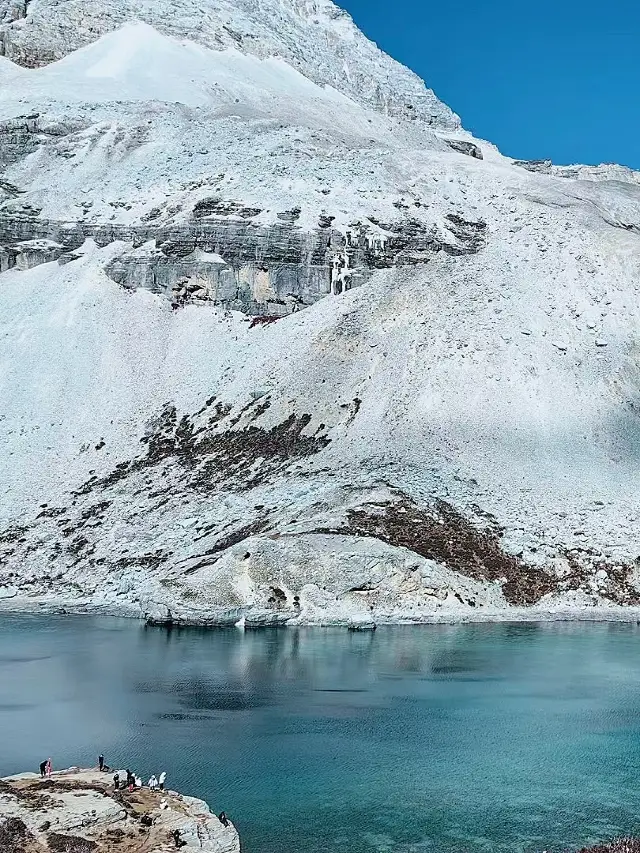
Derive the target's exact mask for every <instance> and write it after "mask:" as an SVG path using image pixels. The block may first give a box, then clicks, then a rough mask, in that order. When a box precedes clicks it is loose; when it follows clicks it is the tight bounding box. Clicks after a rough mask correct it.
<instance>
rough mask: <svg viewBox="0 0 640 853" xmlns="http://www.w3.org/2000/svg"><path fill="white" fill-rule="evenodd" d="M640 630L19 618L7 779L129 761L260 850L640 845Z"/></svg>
mask: <svg viewBox="0 0 640 853" xmlns="http://www.w3.org/2000/svg"><path fill="white" fill-rule="evenodd" d="M639 650H640V627H639V626H636V625H635V624H634V625H625V624H592V625H588V624H575V623H574V624H569V623H564V624H539V625H538V624H535V625H534V624H531V625H475V626H474V625H462V626H430V627H399V628H381V629H379V630H378V631H377V632H376V633H375V634H349V633H348V632H346V631H344V630H337V629H335V630H334V629H330V630H319V629H315V630H313V629H303V630H293V629H292V630H279V631H277V630H273V631H256V632H246V633H244V632H242V631H240V630H237V629H232V630H224V631H205V630H195V629H189V630H176V629H174V630H172V631H168V630H166V629H161V628H145V627H144V626H143V625H141V624H140V623H137V622H133V621H127V620H110V619H89V618H49V617H47V618H45V617H35V616H33V617H17V616H15V617H14V616H6V615H2V616H0V775H6V774H9V773H13V772H19V771H23V770H26V769H35V768H36V767H37V765H38V763H39V762H40V761H41V760H42V759H43V758H45V757H47V756H49V755H51V756H52V757H53V761H54V767H62V766H69V765H72V764H80V765H90V764H92V763H95V761H96V758H95V756H96V755H97V753H98V752H99V751H100V750H102V751H103V752H104V754H105V756H106V759H107V761H108V763H109V764H111V765H112V766H113V765H117V766H119V767H121V768H123V769H124V768H126V767H130V768H131V769H132V770H136V771H138V772H140V773H141V774H143V775H144V776H145V778H148V776H149V775H150V774H151V773H152V772H155V773H158V772H160V770H163V769H164V770H166V771H167V773H168V783H170V786H173V787H175V788H177V789H178V790H181V791H183V792H185V793H191V794H193V795H196V796H200V797H203V798H204V799H206V800H207V801H208V802H209V803H210V805H211V806H212V807H213V808H214V809H215V810H216V811H220V810H222V809H224V810H226V811H227V813H228V814H229V815H230V816H231V817H232V819H233V820H234V821H235V822H236V824H237V826H238V828H239V830H240V833H241V837H242V840H243V849H244V851H245V853H391V851H393V853H423V852H424V851H444V852H445V853H452V851H455V853H459V851H471V853H474V852H475V851H489V850H490V851H542V850H550V849H552V850H566V849H570V848H575V847H576V846H580V845H581V844H583V843H586V842H590V841H595V840H600V839H605V838H610V837H612V836H615V835H618V834H621V833H640V654H639Z"/></svg>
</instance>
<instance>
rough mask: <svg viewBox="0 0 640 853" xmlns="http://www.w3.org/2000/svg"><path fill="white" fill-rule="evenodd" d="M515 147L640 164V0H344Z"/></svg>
mask: <svg viewBox="0 0 640 853" xmlns="http://www.w3.org/2000/svg"><path fill="white" fill-rule="evenodd" d="M337 2H338V3H339V5H341V6H342V7H343V8H345V9H347V10H348V11H349V12H350V13H351V15H352V16H353V18H354V19H355V21H356V23H357V24H358V26H359V27H360V29H362V30H363V31H364V32H365V33H366V34H367V35H368V36H369V38H371V39H373V40H374V41H376V42H377V43H378V44H379V45H380V47H382V48H383V49H384V50H386V52H387V53H390V54H391V55H392V56H393V57H395V58H396V59H398V60H399V61H401V62H403V63H404V64H405V65H408V66H409V67H410V68H412V69H413V70H414V71H416V72H417V73H418V74H419V75H420V76H421V77H423V78H424V79H425V80H426V82H427V85H428V86H429V87H430V88H432V89H433V90H434V91H435V92H436V94H437V95H438V96H439V97H440V98H441V99H442V100H443V101H445V102H446V103H447V104H449V106H450V107H452V109H454V110H455V111H456V112H457V113H458V114H459V115H460V116H461V118H462V122H463V124H464V126H465V127H466V128H467V129H468V130H470V131H472V132H473V133H474V134H475V135H476V136H479V137H481V138H484V139H488V140H490V141H491V142H494V143H496V145H498V147H499V148H500V149H501V150H502V152H503V153H504V154H507V155H509V156H511V157H519V158H523V159H524V158H527V159H539V158H549V159H551V160H553V161H554V162H555V163H578V162H579V163H608V162H616V163H623V164H625V165H628V166H632V167H634V168H637V169H640V0H633V1H632V0H610V2H598V1H597V0H582V2H578V0H532V2H530V3H525V2H522V0H520V2H518V1H517V0H515V2H514V0H466V2H465V0H337Z"/></svg>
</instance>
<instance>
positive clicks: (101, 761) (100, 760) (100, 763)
mask: <svg viewBox="0 0 640 853" xmlns="http://www.w3.org/2000/svg"><path fill="white" fill-rule="evenodd" d="M98 770H99V771H100V772H101V773H102V771H103V770H104V755H103V754H102V753H100V755H99V756H98Z"/></svg>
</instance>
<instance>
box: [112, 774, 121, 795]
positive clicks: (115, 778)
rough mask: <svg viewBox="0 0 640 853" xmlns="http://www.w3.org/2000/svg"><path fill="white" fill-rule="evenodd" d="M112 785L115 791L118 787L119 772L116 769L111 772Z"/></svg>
mask: <svg viewBox="0 0 640 853" xmlns="http://www.w3.org/2000/svg"><path fill="white" fill-rule="evenodd" d="M113 787H114V788H115V789H116V791H117V790H118V788H119V787H120V774H119V773H118V772H117V771H116V772H115V773H114V774H113Z"/></svg>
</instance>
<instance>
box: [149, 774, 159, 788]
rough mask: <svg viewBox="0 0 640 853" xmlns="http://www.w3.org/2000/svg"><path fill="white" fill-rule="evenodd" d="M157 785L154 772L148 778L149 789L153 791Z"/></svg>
mask: <svg viewBox="0 0 640 853" xmlns="http://www.w3.org/2000/svg"><path fill="white" fill-rule="evenodd" d="M157 787H158V780H157V779H156V777H155V774H154V775H153V776H152V777H151V779H149V790H150V791H155V790H156V788H157Z"/></svg>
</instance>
